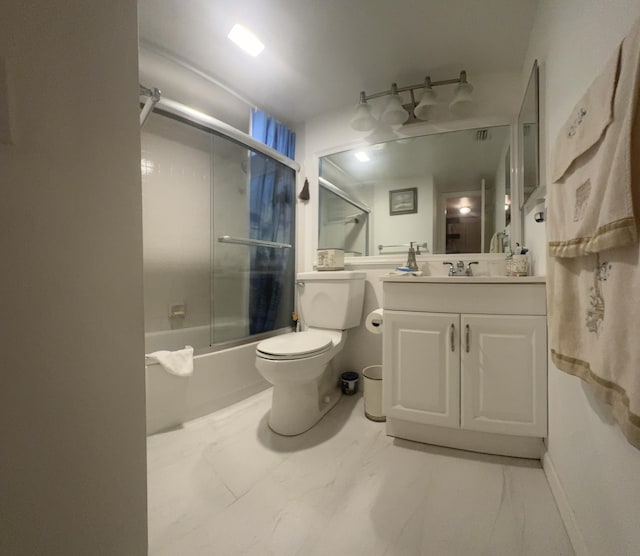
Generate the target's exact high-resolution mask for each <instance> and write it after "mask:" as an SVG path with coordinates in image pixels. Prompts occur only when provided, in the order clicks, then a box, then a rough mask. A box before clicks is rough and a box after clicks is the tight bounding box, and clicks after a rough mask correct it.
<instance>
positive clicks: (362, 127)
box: [350, 102, 376, 131]
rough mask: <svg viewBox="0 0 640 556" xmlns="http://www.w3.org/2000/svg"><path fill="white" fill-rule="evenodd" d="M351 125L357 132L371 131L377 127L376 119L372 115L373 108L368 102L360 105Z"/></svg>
mask: <svg viewBox="0 0 640 556" xmlns="http://www.w3.org/2000/svg"><path fill="white" fill-rule="evenodd" d="M350 124H351V127H352V128H353V129H355V130H356V131H371V130H372V129H373V128H374V127H375V125H376V119H375V118H374V117H373V116H372V115H371V106H369V105H368V104H367V103H366V102H361V103H359V104H358V107H357V108H356V113H355V114H354V115H353V118H351V123H350Z"/></svg>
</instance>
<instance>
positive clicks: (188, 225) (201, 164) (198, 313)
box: [141, 113, 249, 352]
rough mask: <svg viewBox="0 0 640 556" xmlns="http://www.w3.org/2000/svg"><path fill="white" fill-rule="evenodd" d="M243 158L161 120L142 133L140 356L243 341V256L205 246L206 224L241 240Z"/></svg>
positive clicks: (234, 149)
mask: <svg viewBox="0 0 640 556" xmlns="http://www.w3.org/2000/svg"><path fill="white" fill-rule="evenodd" d="M246 157H247V150H246V149H245V148H243V147H240V146H238V145H236V144H234V143H231V142H230V141H227V140H225V139H223V138H220V137H216V136H214V135H212V134H211V133H209V132H207V131H203V130H201V129H198V128H196V127H194V126H190V125H188V124H186V123H183V122H180V121H176V120H174V119H171V118H168V117H166V116H162V115H159V114H155V113H154V114H152V115H151V117H150V118H149V120H148V122H147V124H146V125H145V127H144V130H143V132H142V161H141V172H142V199H143V234H144V290H145V291H144V298H145V332H146V333H147V352H149V351H154V350H156V349H178V348H181V347H184V345H185V344H189V343H190V344H191V345H193V346H194V347H196V348H204V347H208V346H209V345H210V344H212V343H214V341H217V342H221V341H225V340H228V339H232V338H238V337H242V336H245V335H247V333H248V325H247V317H246V315H247V297H248V273H247V272H246V270H245V269H246V268H248V264H249V250H248V249H219V248H218V247H217V245H216V244H215V237H214V238H213V242H212V233H213V232H214V230H212V222H216V223H219V224H217V225H216V228H223V229H224V230H225V231H224V233H225V234H228V235H243V234H245V233H246V230H247V228H248V219H249V211H248V192H247V183H248V178H247V173H246V167H247V162H246ZM214 182H215V183H217V184H219V185H218V187H217V189H216V190H214V188H213V183H214ZM214 197H217V199H214ZM216 200H217V202H214V201H216ZM215 231H217V230H215ZM212 268H213V273H212ZM214 304H215V309H214V307H213V306H214ZM214 311H215V319H214V322H213V324H212V317H213V314H214ZM216 331H217V332H216Z"/></svg>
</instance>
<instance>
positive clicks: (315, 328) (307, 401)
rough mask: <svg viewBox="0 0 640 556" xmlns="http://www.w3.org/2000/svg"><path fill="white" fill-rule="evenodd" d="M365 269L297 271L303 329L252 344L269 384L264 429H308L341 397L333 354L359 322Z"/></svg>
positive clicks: (289, 431)
mask: <svg viewBox="0 0 640 556" xmlns="http://www.w3.org/2000/svg"><path fill="white" fill-rule="evenodd" d="M364 278H365V273H364V272H353V271H347V270H339V271H324V272H303V273H300V274H298V275H297V281H296V285H297V291H298V299H299V309H300V317H301V320H302V321H303V322H304V323H305V324H306V325H307V326H308V330H305V331H304V332H290V333H288V334H282V335H280V336H275V337H273V338H269V339H268V340H264V341H262V342H260V343H259V344H258V346H257V347H256V368H257V369H258V372H259V373H260V374H261V375H262V376H263V377H264V378H265V379H266V380H267V381H268V382H270V383H271V384H273V399H272V402H271V412H270V414H269V427H270V428H271V430H273V431H274V432H276V433H278V434H282V435H285V436H293V435H296V434H301V433H303V432H305V431H307V430H309V429H310V428H311V427H313V425H315V424H316V423H317V422H318V421H319V420H320V419H321V418H322V417H323V415H324V414H325V413H327V412H328V411H329V410H330V409H331V408H332V407H333V406H334V405H335V404H336V403H337V402H338V400H339V399H340V396H341V392H340V389H339V386H338V378H339V377H338V371H337V370H336V369H335V368H334V366H333V365H332V360H333V358H334V357H335V356H336V355H337V354H338V353H340V351H341V350H342V348H343V346H344V343H345V340H346V336H347V329H349V328H353V327H355V326H358V325H359V324H360V321H361V319H362V304H363V300H364Z"/></svg>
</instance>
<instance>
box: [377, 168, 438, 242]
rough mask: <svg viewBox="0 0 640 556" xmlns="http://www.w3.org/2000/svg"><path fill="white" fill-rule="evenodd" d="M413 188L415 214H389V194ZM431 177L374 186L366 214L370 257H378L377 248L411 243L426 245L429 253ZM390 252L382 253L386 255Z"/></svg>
mask: <svg viewBox="0 0 640 556" xmlns="http://www.w3.org/2000/svg"><path fill="white" fill-rule="evenodd" d="M411 187H415V188H416V189H417V190H418V191H417V193H418V207H417V208H418V211H417V212H415V213H413V214H396V215H394V216H392V215H390V214H389V191H392V190H395V189H407V188H411ZM433 187H434V186H433V176H422V177H420V178H413V179H396V180H392V181H385V182H384V183H383V182H380V183H376V184H375V185H374V187H373V192H374V193H373V204H372V207H371V209H372V212H371V215H370V226H371V228H370V230H371V232H372V233H371V250H370V253H371V254H372V255H377V254H378V245H380V244H382V245H395V244H402V243H407V242H409V241H415V242H416V243H424V242H427V245H428V246H429V251H430V252H433V224H432V223H433V218H434V213H433V197H434V191H433ZM390 250H391V251H392V250H393V249H387V250H385V251H383V253H385V252H389V251H390Z"/></svg>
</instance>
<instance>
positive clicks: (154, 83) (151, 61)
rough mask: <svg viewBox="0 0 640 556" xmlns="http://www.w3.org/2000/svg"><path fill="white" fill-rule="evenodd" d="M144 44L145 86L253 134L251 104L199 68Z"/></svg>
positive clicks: (141, 58) (142, 76) (142, 68)
mask: <svg viewBox="0 0 640 556" xmlns="http://www.w3.org/2000/svg"><path fill="white" fill-rule="evenodd" d="M140 42H141V44H140V50H139V64H140V74H139V78H140V83H141V84H142V85H144V86H145V87H155V88H157V89H160V91H161V92H162V96H164V97H166V98H170V99H171V100H175V101H177V102H181V103H182V104H186V105H187V106H189V107H191V108H194V109H196V110H200V111H201V112H204V113H205V114H209V115H211V116H213V117H215V118H217V119H219V120H222V121H223V122H225V123H227V124H229V125H232V126H233V127H235V128H236V129H239V130H241V131H244V132H245V133H249V129H250V123H249V121H250V108H251V107H252V104H251V103H249V102H248V101H246V100H244V99H243V98H242V97H239V96H238V95H237V94H236V93H234V92H232V91H230V90H229V89H226V88H224V87H222V86H221V85H220V84H218V83H217V82H216V81H215V80H214V79H212V78H211V77H209V76H208V75H207V74H206V73H204V72H202V71H200V70H199V68H197V67H194V66H191V65H190V64H188V63H186V62H185V61H183V60H180V59H178V58H175V57H173V56H172V55H171V54H169V53H167V52H165V51H163V50H162V49H161V48H159V47H157V46H154V45H151V44H149V43H148V42H145V41H144V40H141V41H140Z"/></svg>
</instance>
